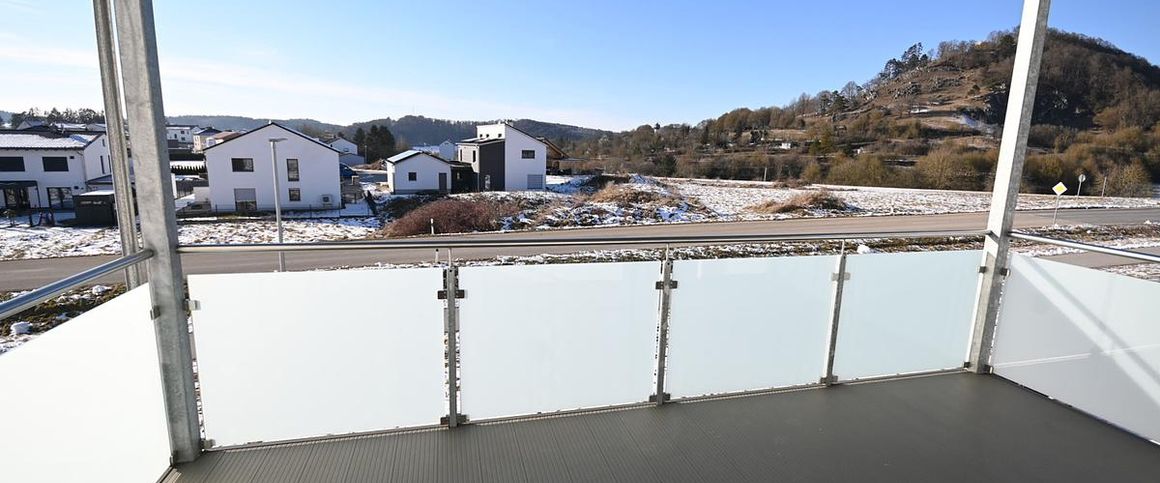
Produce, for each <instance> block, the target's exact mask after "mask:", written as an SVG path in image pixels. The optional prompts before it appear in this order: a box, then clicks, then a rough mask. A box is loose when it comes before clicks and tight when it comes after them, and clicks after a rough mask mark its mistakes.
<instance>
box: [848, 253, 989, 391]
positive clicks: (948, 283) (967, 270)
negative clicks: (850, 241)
mask: <svg viewBox="0 0 1160 483" xmlns="http://www.w3.org/2000/svg"><path fill="white" fill-rule="evenodd" d="M981 261H982V253H981V252H979V251H954V252H919V253H883V254H870V255H850V256H849V257H848V258H847V259H846V271H847V273H849V274H850V279H849V280H847V281H846V283H845V288H844V291H843V293H842V311H841V320H840V321H839V324H838V341H837V354H836V356H835V359H834V374H835V375H837V376H838V378H839V379H841V380H849V379H858V378H864V377H873V376H886V375H894V374H904V373H910V372H920V371H930V370H938V369H951V368H955V367H961V366H962V365H963V362H965V361H966V355H967V348H968V345H969V344H970V333H971V317H972V316H973V314H974V306H975V294H976V293H977V291H978V283H979V265H980V262H981Z"/></svg>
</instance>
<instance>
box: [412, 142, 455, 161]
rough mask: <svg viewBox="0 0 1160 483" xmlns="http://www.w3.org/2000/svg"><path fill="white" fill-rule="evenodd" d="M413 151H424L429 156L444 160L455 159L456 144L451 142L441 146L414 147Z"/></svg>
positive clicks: (442, 143) (443, 143) (440, 144)
mask: <svg viewBox="0 0 1160 483" xmlns="http://www.w3.org/2000/svg"><path fill="white" fill-rule="evenodd" d="M411 149H414V150H416V151H423V152H425V153H427V154H434V155H437V156H439V157H440V158H443V159H455V150H456V148H455V143H453V142H451V141H443V142H441V143H439V144H431V145H423V146H413V147H411Z"/></svg>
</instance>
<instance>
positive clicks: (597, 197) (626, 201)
mask: <svg viewBox="0 0 1160 483" xmlns="http://www.w3.org/2000/svg"><path fill="white" fill-rule="evenodd" d="M588 201H592V202H596V203H611V204H614V205H617V206H621V207H628V206H633V205H647V204H674V203H677V202H679V201H680V200H678V199H676V198H675V197H673V196H671V195H668V194H665V193H661V192H657V191H650V190H641V189H635V188H632V187H631V185H618V184H617V185H611V186H609V187H607V188H604V189H602V190H600V191H597V192H596V193H594V194H593V195H592V196H591V197H589V198H588Z"/></svg>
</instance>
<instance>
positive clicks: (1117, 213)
mask: <svg viewBox="0 0 1160 483" xmlns="http://www.w3.org/2000/svg"><path fill="white" fill-rule="evenodd" d="M1051 216H1052V214H1051V211H1023V212H1019V213H1018V214H1017V215H1016V217H1015V225H1016V227H1017V228H1034V227H1041V226H1046V225H1050V224H1051V221H1052V220H1051ZM986 218H987V214H986V213H957V214H948V215H908V216H876V217H848V218H813V219H794V220H779V221H750V222H731V223H687V224H671V225H638V226H621V227H607V228H591V229H577V230H553V231H539V232H518V233H506V234H496V233H484V234H472V235H453V236H447V237H446V238H447V239H457V240H462V239H495V238H503V237H511V236H518V237H521V238H538V239H545V240H549V239H553V238H585V237H616V236H656V235H674V236H680V235H686V236H691V235H697V236H703V235H741V234H765V235H792V234H804V233H833V234H843V233H865V232H888V231H913V232H922V231H967V230H981V229H983V228H985V226H986ZM1148 220H1152V221H1154V222H1160V208H1146V209H1106V210H1095V209H1093V210H1061V211H1060V212H1059V223H1060V224H1079V223H1085V224H1093V225H1117V224H1138V223H1143V222H1145V221H1148ZM635 247H636V248H640V247H641V246H639V245H637V246H635ZM617 248H629V246H568V247H519V248H461V249H456V250H455V257H456V258H457V259H469V260H470V259H484V258H492V257H495V256H501V255H507V256H531V255H540V254H545V253H553V254H560V253H573V252H580V251H589V250H595V249H617ZM1148 251H1149V252H1150V253H1160V250H1156V251H1151V250H1148ZM114 258H116V257H115V256H112V255H104V256H92V257H67V258H51V259H39V260H11V261H3V262H0V291H5V292H7V291H15V290H27V289H32V288H36V287H39V286H42V285H44V284H47V283H49V282H53V281H56V280H59V279H61V278H64V277H67V276H69V275H72V274H75V273H78V272H81V271H84V270H86V269H88V268H91V267H93V266H96V265H99V264H101V263H104V262H107V261H109V260H113V259H114ZM1059 258H1061V259H1063V260H1065V261H1068V262H1069V263H1077V264H1081V265H1084V266H1106V265H1116V264H1130V263H1132V262H1131V260H1125V259H1121V258H1117V257H1111V256H1106V255H1092V254H1077V255H1065V256H1061V257H1059ZM432 259H434V252H433V250H429V249H404V250H359V251H313V252H297V253H287V254H286V264H287V268H288V269H290V270H309V269H317V268H329V267H342V266H366V265H374V264H375V263H413V262H417V261H423V260H432ZM182 265H183V267H184V270H185V272H186V273H191V274H196V273H245V272H268V271H272V270H274V269H275V267H276V266H277V257H276V255H275V254H273V253H233V254H231V253H222V254H207V253H195V254H185V255H183V256H182ZM120 280H121V277H120V275H110V276H108V277H105V278H103V279H101V280H100V282H102V283H109V282H116V281H120Z"/></svg>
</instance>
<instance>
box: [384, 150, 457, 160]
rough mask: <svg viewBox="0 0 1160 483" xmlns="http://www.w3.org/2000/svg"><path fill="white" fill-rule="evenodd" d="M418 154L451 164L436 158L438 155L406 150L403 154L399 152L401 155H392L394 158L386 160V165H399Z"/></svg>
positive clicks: (438, 157)
mask: <svg viewBox="0 0 1160 483" xmlns="http://www.w3.org/2000/svg"><path fill="white" fill-rule="evenodd" d="M420 154H425V155H427V156H430V157H432V158H435V159H437V160H439V161H442V162H444V163H447V164H452V163H451V161H448V160H446V159H443V158H442V157H440V156H438V155H436V154H431V153H428V152H425V151H416V150H414V149H408V150H406V151H403V152H401V153H399V154H396V155H394V156H391V157H389V158H387V162H388V163H391V164H399V163H401V162H403V161H406V160H408V159H411V158H413V157H415V156H418V155H420Z"/></svg>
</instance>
